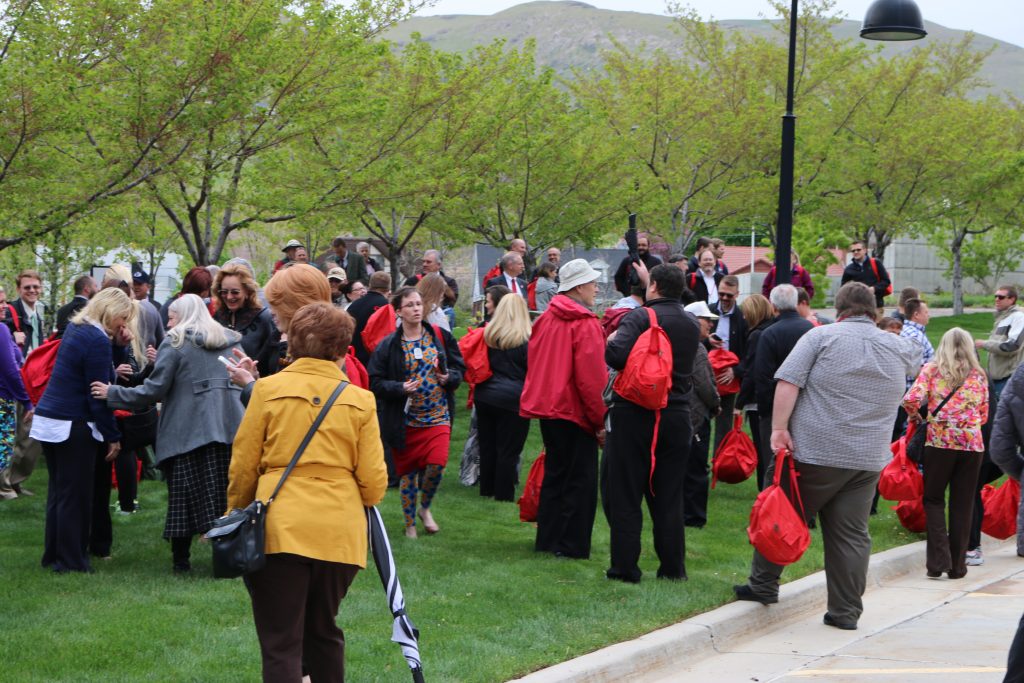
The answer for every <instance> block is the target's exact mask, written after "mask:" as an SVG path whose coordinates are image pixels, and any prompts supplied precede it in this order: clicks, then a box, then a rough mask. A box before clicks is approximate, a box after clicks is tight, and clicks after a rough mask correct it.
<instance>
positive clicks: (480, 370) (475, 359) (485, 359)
mask: <svg viewBox="0 0 1024 683" xmlns="http://www.w3.org/2000/svg"><path fill="white" fill-rule="evenodd" d="M459 351H461V352H462V360H463V361H465V363H466V372H465V374H464V375H463V376H464V378H465V380H466V382H467V383H469V384H470V385H471V386H476V385H477V384H482V383H484V382H486V381H487V380H489V379H490V378H491V375H492V374H494V373H492V372H491V359H490V357H489V356H488V355H487V344H486V343H484V328H482V327H477V328H475V329H472V330H469V331H468V332H466V334H465V335H464V336H463V337H462V339H460V340H459Z"/></svg>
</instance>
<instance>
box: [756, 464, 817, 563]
mask: <svg viewBox="0 0 1024 683" xmlns="http://www.w3.org/2000/svg"><path fill="white" fill-rule="evenodd" d="M787 461H788V464H789V488H790V491H792V494H793V498H795V499H796V504H795V505H794V504H793V501H792V500H790V498H789V496H787V495H786V492H785V491H784V490H783V489H782V486H781V482H782V470H784V469H785V467H786V464H787ZM798 476H799V475H798V474H797V471H796V468H795V467H794V466H793V454H792V453H790V452H789V451H787V450H785V449H782V450H780V451H779V452H778V453H776V454H775V476H774V477H773V479H772V485H771V486H769V487H767V488H765V490H764V491H761V493H760V494H759V495H758V496H757V500H755V501H754V508H753V509H752V510H751V511H750V526H749V527H747V536H748V537H749V538H750V543H751V545H753V546H754V547H755V548H756V549H757V552H759V553H761V555H763V556H764V558H765V559H766V560H768V561H769V562H773V563H775V564H781V565H783V566H785V565H787V564H793V563H794V562H796V561H797V560H799V559H800V558H801V557H802V556H803V554H804V552H805V551H806V550H807V548H808V547H809V546H810V545H811V532H810V530H809V529H808V528H807V520H806V519H805V518H804V504H803V501H802V500H801V499H800V488H799V486H798V485H797V477H798Z"/></svg>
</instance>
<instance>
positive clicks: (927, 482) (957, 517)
mask: <svg viewBox="0 0 1024 683" xmlns="http://www.w3.org/2000/svg"><path fill="white" fill-rule="evenodd" d="M922 460H923V464H924V512H925V515H926V516H927V519H928V529H927V530H928V537H927V543H926V546H925V555H926V558H927V559H926V567H927V569H928V571H930V572H950V573H951V574H952V575H954V576H957V575H959V576H963V575H964V574H966V573H967V561H966V557H965V556H964V553H966V552H967V550H968V548H967V540H968V538H969V537H970V534H971V516H972V515H973V513H974V487H975V485H976V483H977V481H978V470H979V469H980V468H981V453H972V452H969V451H955V450H952V449H948V448H935V447H933V446H925V447H924V456H923V458H922ZM947 487H949V527H948V529H947V527H946V488H947Z"/></svg>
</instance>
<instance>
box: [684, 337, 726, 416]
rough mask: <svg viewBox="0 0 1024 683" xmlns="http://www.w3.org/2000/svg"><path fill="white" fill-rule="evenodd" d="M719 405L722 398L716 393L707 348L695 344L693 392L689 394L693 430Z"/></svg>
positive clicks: (714, 411)
mask: <svg viewBox="0 0 1024 683" xmlns="http://www.w3.org/2000/svg"><path fill="white" fill-rule="evenodd" d="M721 405H722V398H721V396H719V395H718V385H717V384H715V373H714V372H713V371H712V370H711V360H710V359H709V358H708V350H707V349H705V348H704V345H703V344H697V355H696V356H695V357H694V359H693V393H691V394H690V424H692V425H693V428H694V430H696V429H697V428H698V427H699V426H700V425H701V423H702V422H704V420H707V419H708V418H710V417H711V416H712V414H713V413H716V412H718V409H719V408H720V407H721Z"/></svg>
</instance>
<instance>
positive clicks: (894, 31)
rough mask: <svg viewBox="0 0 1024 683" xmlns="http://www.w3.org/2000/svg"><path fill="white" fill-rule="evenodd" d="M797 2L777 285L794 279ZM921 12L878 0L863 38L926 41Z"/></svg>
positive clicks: (907, 0) (909, 3)
mask: <svg viewBox="0 0 1024 683" xmlns="http://www.w3.org/2000/svg"><path fill="white" fill-rule="evenodd" d="M797 5H798V0H792V2H791V5H790V10H789V59H788V64H787V67H786V68H787V71H786V113H785V114H783V116H782V156H781V159H780V162H779V217H778V221H777V222H776V229H775V283H776V284H784V283H785V284H788V283H789V282H790V280H791V277H790V275H791V273H790V252H791V251H792V248H793V157H794V151H795V148H796V115H795V114H794V113H793V88H794V81H795V80H796V73H795V72H796V18H797ZM926 35H928V34H927V32H926V31H925V30H924V22H923V21H922V19H921V10H919V9H918V8H917V5H916V4H915V3H914V1H913V0H875V2H874V3H872V4H871V6H870V7H868V11H867V14H865V15H864V24H863V26H862V27H861V31H860V37H861V38H866V39H868V40H887V41H899V40H918V39H920V38H924V37H925V36H926Z"/></svg>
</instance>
